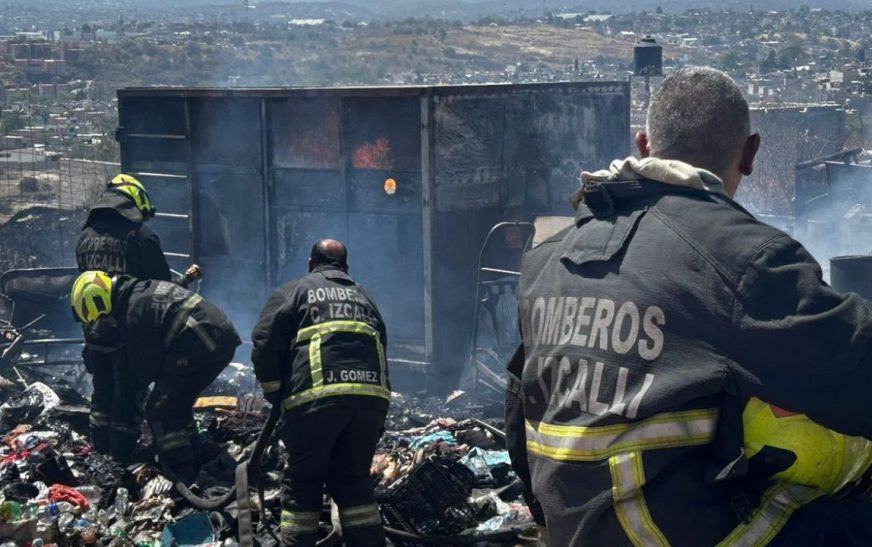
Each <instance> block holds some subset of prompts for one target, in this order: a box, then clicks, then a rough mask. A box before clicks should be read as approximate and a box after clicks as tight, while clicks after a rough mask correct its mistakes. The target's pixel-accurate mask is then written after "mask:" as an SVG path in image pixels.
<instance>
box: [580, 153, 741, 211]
mask: <svg viewBox="0 0 872 547" xmlns="http://www.w3.org/2000/svg"><path fill="white" fill-rule="evenodd" d="M642 181H646V182H648V181H653V182H659V183H661V184H663V185H669V186H674V187H675V188H685V189H688V188H690V189H694V190H699V191H703V192H707V193H711V194H718V195H721V196H725V197H726V191H725V190H724V183H723V181H721V179H719V178H718V177H717V176H716V175H715V174H714V173H712V172H710V171H706V170H705V169H698V168H696V167H694V166H692V165H690V164H687V163H684V162H681V161H676V160H666V159H660V158H644V159H641V160H640V159H636V158H634V157H632V156H630V157H628V158H625V159H623V160H615V161H613V162H612V163H611V165H609V168H608V169H603V170H600V171H594V172H588V171H584V172H582V173H581V188H579V190H578V191H577V192H575V193H574V194H572V196H570V198H569V201H570V203H571V204H572V206H573V208H575V209H576V210H578V209H579V205H580V204H582V203H587V204H588V205H589V206H590V209H591V210H593V212H594V213H595V214H596V215H597V216H608V213H606V214H600V210H601V209H602V208H603V207H604V208H605V210H604V212H605V211H609V210H610V209H611V210H613V206H614V203H613V201H610V200H609V199H608V198H609V195H608V194H613V193H622V194H626V196H624V197H631V196H630V194H633V193H639V192H640V191H641V190H642V186H643V185H642V184H641V182H642ZM615 183H620V184H622V185H624V188H622V189H620V190H619V189H618V187H615V186H613V185H614V184H615ZM607 190H615V192H610V191H607ZM661 191H662V190H661Z"/></svg>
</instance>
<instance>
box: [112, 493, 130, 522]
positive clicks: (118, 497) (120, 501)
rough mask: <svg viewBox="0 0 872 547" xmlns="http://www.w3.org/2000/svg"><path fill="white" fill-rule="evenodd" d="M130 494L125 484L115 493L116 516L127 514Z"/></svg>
mask: <svg viewBox="0 0 872 547" xmlns="http://www.w3.org/2000/svg"><path fill="white" fill-rule="evenodd" d="M129 496H130V494H129V493H128V492H127V488H124V487H123V486H122V487H121V488H119V489H118V491H117V492H116V493H115V516H117V517H123V516H124V515H126V514H127V505H128V502H129V501H130V498H129Z"/></svg>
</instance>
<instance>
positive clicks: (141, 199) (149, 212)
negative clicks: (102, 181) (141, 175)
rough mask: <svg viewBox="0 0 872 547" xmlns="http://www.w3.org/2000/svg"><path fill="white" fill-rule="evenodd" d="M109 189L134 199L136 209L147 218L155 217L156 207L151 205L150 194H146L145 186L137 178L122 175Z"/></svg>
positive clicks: (110, 184)
mask: <svg viewBox="0 0 872 547" xmlns="http://www.w3.org/2000/svg"><path fill="white" fill-rule="evenodd" d="M109 189H111V190H115V191H117V192H119V193H121V194H124V195H125V196H127V197H129V198H130V199H132V200H133V203H134V204H135V205H136V208H137V209H139V210H140V211H141V212H142V214H144V215H145V216H146V217H150V216H153V215H154V206H153V205H152V204H151V199H150V198H149V197H148V192H146V190H145V186H143V185H142V183H141V182H139V181H138V180H137V179H136V177H131V176H130V175H125V174H123V173H122V174H120V175H118V176H116V177H115V178H113V179H112V180H111V181H110V182H109Z"/></svg>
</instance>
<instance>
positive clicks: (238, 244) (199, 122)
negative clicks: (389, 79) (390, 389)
mask: <svg viewBox="0 0 872 547" xmlns="http://www.w3.org/2000/svg"><path fill="white" fill-rule="evenodd" d="M118 98H119V115H120V128H119V129H118V133H117V137H118V140H119V141H120V143H121V159H122V169H123V170H124V171H125V172H128V173H132V174H134V175H136V176H137V177H139V178H140V179H141V180H142V181H143V182H144V183H145V184H146V186H147V188H148V189H149V192H150V193H151V194H152V198H153V201H154V202H155V203H156V205H157V208H158V211H159V212H158V215H157V217H156V218H155V219H154V220H153V221H152V222H151V226H152V228H153V229H154V230H155V231H156V232H157V233H158V235H159V236H160V237H161V240H162V242H163V245H164V249H165V250H166V251H168V255H169V257H170V260H171V266H173V267H174V268H176V269H179V270H182V269H183V268H184V266H186V265H187V264H188V263H189V262H192V261H193V262H197V263H199V264H201V265H202V266H203V269H204V272H205V275H206V280H205V282H204V283H203V292H204V294H205V295H206V296H207V297H208V298H210V299H211V300H212V301H214V302H216V303H217V304H219V305H221V306H222V307H224V308H225V309H226V310H227V311H228V312H229V314H230V316H231V317H232V318H233V320H234V322H235V323H236V324H237V326H238V327H239V329H240V332H243V333H246V332H248V331H249V329H250V328H251V326H252V323H253V322H254V320H255V318H256V316H257V314H258V312H259V310H260V308H261V306H262V305H263V303H264V301H265V298H266V297H267V294H268V291H269V290H270V289H272V288H274V287H276V286H278V285H280V284H281V283H283V282H285V281H287V280H289V279H292V278H294V277H297V276H299V275H302V274H303V273H304V272H305V270H306V259H307V256H308V253H309V250H310V248H311V245H312V244H313V243H314V242H315V240H317V239H319V238H322V237H335V238H338V239H341V240H343V241H345V242H346V243H347V245H348V248H349V253H350V264H351V273H352V275H354V276H355V278H356V279H357V280H358V281H359V282H360V283H361V284H362V285H364V286H365V287H367V288H368V289H369V291H370V292H371V293H372V294H373V295H374V297H375V299H376V301H377V302H378V304H379V306H380V308H381V310H382V313H383V314H384V316H385V320H386V322H387V327H388V338H389V345H390V347H389V354H390V358H391V360H392V361H393V362H394V363H395V365H400V364H405V365H408V366H409V367H412V368H419V369H426V370H428V371H430V372H432V373H434V375H435V376H437V377H439V378H441V379H445V380H450V381H453V380H454V379H455V378H456V375H457V373H458V371H459V370H460V368H461V367H462V366H463V365H464V364H465V362H466V360H467V357H468V355H469V351H470V338H471V333H472V330H473V316H474V311H475V302H474V299H475V291H476V287H475V280H476V271H477V261H478V254H479V251H480V249H481V246H482V243H483V241H484V239H485V237H486V236H487V234H488V231H489V230H490V229H491V227H493V226H494V225H495V224H497V223H499V222H502V221H530V220H531V219H532V218H533V217H534V216H536V215H554V214H564V215H566V214H572V211H571V209H570V206H569V205H568V203H567V199H566V198H567V196H568V195H569V194H570V193H571V192H573V191H574V190H575V189H576V188H577V186H578V175H579V173H580V171H582V170H583V169H595V168H602V167H604V166H606V165H607V164H608V162H609V161H611V160H612V159H614V158H615V157H621V156H624V155H626V154H627V151H628V144H629V138H628V136H629V87H628V85H627V84H626V83H624V82H596V83H591V82H584V83H582V82H579V83H559V84H530V85H483V86H461V87H398V88H331V89H187V88H140V89H123V90H120V91H119V92H118ZM519 252H520V249H519ZM430 364H432V365H433V366H427V365H430ZM398 368H401V367H398ZM395 370H396V369H395Z"/></svg>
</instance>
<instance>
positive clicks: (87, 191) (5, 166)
mask: <svg viewBox="0 0 872 547" xmlns="http://www.w3.org/2000/svg"><path fill="white" fill-rule="evenodd" d="M5 140H6V139H4V138H3V137H0V142H3V141H5ZM80 152H81V150H80ZM118 170H119V164H118V163H114V162H105V161H97V160H94V159H81V158H76V159H74V158H70V157H66V156H65V155H64V153H63V152H55V151H50V149H49V146H48V143H47V142H43V143H39V142H37V143H33V144H32V145H31V146H27V147H19V148H10V147H6V148H5V149H3V147H0V273H2V272H5V271H8V270H10V269H18V268H48V267H72V266H75V263H76V261H75V244H76V239H77V237H78V235H79V231H80V230H81V226H82V223H83V221H84V217H85V212H86V211H87V208H88V205H89V204H90V203H92V202H93V201H94V200H95V199H96V198H97V196H99V194H100V192H101V191H102V189H103V187H104V185H105V183H106V181H107V180H108V179H110V178H111V177H112V176H114V175H115V174H117V173H118Z"/></svg>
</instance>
